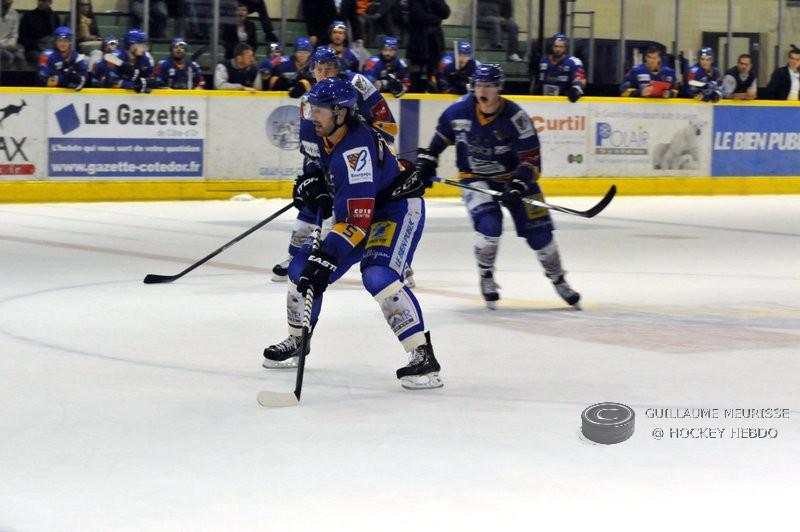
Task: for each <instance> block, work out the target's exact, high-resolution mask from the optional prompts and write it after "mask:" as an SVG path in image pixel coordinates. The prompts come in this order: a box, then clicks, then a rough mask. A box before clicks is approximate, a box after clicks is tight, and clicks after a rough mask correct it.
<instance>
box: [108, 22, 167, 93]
mask: <svg viewBox="0 0 800 532" xmlns="http://www.w3.org/2000/svg"><path fill="white" fill-rule="evenodd" d="M148 42H149V39H148V38H147V34H146V33H145V32H143V31H142V30H140V29H138V28H134V29H132V30H129V31H128V33H126V34H125V38H124V39H123V40H122V48H121V49H120V48H117V49H116V50H114V51H113V52H111V53H109V54H106V55H105V56H103V61H102V62H101V63H98V64H97V65H96V66H95V76H96V82H97V84H98V86H100V87H113V88H122V89H132V90H134V91H136V92H140V93H149V92H150V91H151V90H153V66H154V63H153V56H151V55H150V52H148V51H147V44H148Z"/></svg>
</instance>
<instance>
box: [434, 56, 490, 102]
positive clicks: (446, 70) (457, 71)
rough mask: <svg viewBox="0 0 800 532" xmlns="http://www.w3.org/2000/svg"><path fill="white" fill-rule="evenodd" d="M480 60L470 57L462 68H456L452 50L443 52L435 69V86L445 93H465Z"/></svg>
mask: <svg viewBox="0 0 800 532" xmlns="http://www.w3.org/2000/svg"><path fill="white" fill-rule="evenodd" d="M479 66H480V62H478V61H477V60H475V59H470V60H469V61H467V63H466V64H465V65H464V68H458V64H457V63H456V59H455V56H454V55H453V52H448V53H446V54H444V55H443V56H442V58H441V60H439V67H438V69H437V71H436V87H437V89H438V90H439V92H443V93H445V94H466V93H467V85H468V84H469V80H470V78H471V77H472V75H473V74H474V73H475V69H476V68H478V67H479Z"/></svg>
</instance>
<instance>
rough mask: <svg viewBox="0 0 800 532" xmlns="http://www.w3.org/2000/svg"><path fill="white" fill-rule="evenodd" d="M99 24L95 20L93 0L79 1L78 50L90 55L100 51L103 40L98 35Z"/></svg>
mask: <svg viewBox="0 0 800 532" xmlns="http://www.w3.org/2000/svg"><path fill="white" fill-rule="evenodd" d="M98 33H100V31H99V30H98V29H97V22H96V21H95V20H94V10H93V9H92V0H78V50H79V51H80V52H81V53H82V54H89V53H91V52H92V51H93V50H98V49H99V48H100V46H101V45H102V44H103V40H102V39H101V38H100V36H99V35H98Z"/></svg>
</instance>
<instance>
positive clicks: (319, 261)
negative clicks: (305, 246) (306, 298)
mask: <svg viewBox="0 0 800 532" xmlns="http://www.w3.org/2000/svg"><path fill="white" fill-rule="evenodd" d="M336 262H337V261H336V258H335V257H333V256H331V255H328V254H327V253H325V252H324V251H322V250H320V251H318V252H316V253H312V254H311V255H309V256H308V259H307V261H306V265H305V267H304V268H303V271H302V272H301V273H300V279H299V280H298V281H297V291H298V292H300V293H301V294H303V295H305V293H306V292H307V291H308V289H309V288H313V289H314V297H319V296H320V295H322V293H323V292H324V291H325V289H326V288H328V284H330V279H331V275H333V273H334V272H335V271H336V267H337V264H336Z"/></svg>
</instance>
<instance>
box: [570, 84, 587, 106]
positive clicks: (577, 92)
mask: <svg viewBox="0 0 800 532" xmlns="http://www.w3.org/2000/svg"><path fill="white" fill-rule="evenodd" d="M581 96H583V91H582V90H581V89H579V88H578V87H575V86H572V87H570V88H569V89H567V99H569V101H570V102H572V103H575V102H577V101H578V99H579V98H580V97H581Z"/></svg>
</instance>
